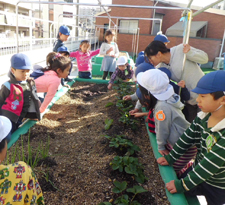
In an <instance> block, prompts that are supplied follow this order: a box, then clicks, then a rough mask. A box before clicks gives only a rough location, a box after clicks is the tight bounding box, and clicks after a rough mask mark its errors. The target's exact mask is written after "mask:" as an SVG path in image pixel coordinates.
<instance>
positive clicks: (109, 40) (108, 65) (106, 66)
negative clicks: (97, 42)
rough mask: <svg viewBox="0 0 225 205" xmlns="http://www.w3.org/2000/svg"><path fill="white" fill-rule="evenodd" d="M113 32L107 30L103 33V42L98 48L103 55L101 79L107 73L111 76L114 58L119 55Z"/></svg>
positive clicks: (114, 66) (113, 68)
mask: <svg viewBox="0 0 225 205" xmlns="http://www.w3.org/2000/svg"><path fill="white" fill-rule="evenodd" d="M114 38H115V32H114V31H112V30H110V29H109V30H107V31H106V33H105V42H103V43H102V45H101V48H100V55H104V58H103V60H102V67H101V71H103V76H102V79H103V80H105V79H106V78H107V76H108V73H109V75H110V77H111V75H112V74H113V72H114V71H115V69H116V58H117V57H118V56H119V49H118V46H117V44H116V43H115V42H114Z"/></svg>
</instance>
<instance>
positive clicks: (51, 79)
mask: <svg viewBox="0 0 225 205" xmlns="http://www.w3.org/2000/svg"><path fill="white" fill-rule="evenodd" d="M47 62H48V67H46V68H44V69H43V71H44V75H42V76H40V77H39V78H37V79H35V83H36V87H37V92H38V93H40V92H41V93H42V92H47V95H46V96H45V99H44V101H43V103H42V104H41V107H40V112H41V113H43V112H44V111H45V109H46V108H47V107H48V104H49V103H50V102H51V100H52V98H53V97H54V96H55V94H56V92H57V90H58V87H59V85H60V81H61V78H66V77H67V76H68V74H69V70H70V67H71V60H70V59H69V58H67V57H64V56H62V55H61V54H59V53H55V52H51V53H49V54H48V56H47Z"/></svg>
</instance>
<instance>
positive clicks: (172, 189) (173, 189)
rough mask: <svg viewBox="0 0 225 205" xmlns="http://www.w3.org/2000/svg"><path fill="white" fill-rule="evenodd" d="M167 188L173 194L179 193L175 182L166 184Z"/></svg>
mask: <svg viewBox="0 0 225 205" xmlns="http://www.w3.org/2000/svg"><path fill="white" fill-rule="evenodd" d="M166 188H167V190H168V191H169V192H170V193H171V194H174V193H177V189H176V186H175V183H174V180H172V181H170V182H168V183H167V184H166Z"/></svg>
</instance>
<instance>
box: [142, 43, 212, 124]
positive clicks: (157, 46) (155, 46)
mask: <svg viewBox="0 0 225 205" xmlns="http://www.w3.org/2000/svg"><path fill="white" fill-rule="evenodd" d="M184 53H186V57H187V58H186V62H185V66H184V70H182V67H183V58H184ZM145 55H146V56H147V57H148V59H149V61H150V62H151V63H152V64H153V65H154V66H157V67H167V68H168V69H169V70H170V72H171V74H172V75H171V80H173V81H175V82H180V81H181V80H184V81H185V83H186V87H187V89H188V90H189V91H191V90H192V89H194V88H195V87H196V85H197V82H198V81H199V79H200V78H201V77H202V76H203V75H204V73H203V72H202V70H201V68H200V67H199V65H198V64H204V63H207V62H208V55H207V54H206V53H205V52H204V51H201V50H199V49H196V48H193V47H191V46H190V45H188V44H185V45H183V44H180V45H178V46H174V47H172V48H171V49H168V48H167V47H166V46H165V44H164V43H162V42H161V41H152V42H151V43H150V44H149V45H148V46H147V47H146V49H145ZM162 63H164V65H162ZM196 98H197V95H196V94H195V93H192V92H191V97H190V100H188V101H187V102H186V103H185V108H184V111H183V113H184V114H185V117H186V119H187V120H188V121H189V122H192V121H193V119H194V118H195V117H196V115H197V112H198V111H199V109H198V106H197V102H196Z"/></svg>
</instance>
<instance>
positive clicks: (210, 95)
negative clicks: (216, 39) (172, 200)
mask: <svg viewBox="0 0 225 205" xmlns="http://www.w3.org/2000/svg"><path fill="white" fill-rule="evenodd" d="M224 79H225V71H222V70H219V71H214V72H211V73H208V74H206V75H205V76H203V77H202V78H201V79H200V80H199V82H198V83H197V86H196V88H195V89H193V90H192V92H195V93H197V94H198V97H197V99H196V101H197V103H198V106H199V108H200V109H201V110H202V112H199V113H198V115H197V117H196V118H195V119H194V121H193V122H192V124H191V126H190V127H189V128H188V129H187V130H186V131H185V133H184V134H183V135H182V136H181V137H180V139H179V140H178V141H177V143H176V144H175V145H174V147H173V150H172V151H171V152H170V154H169V155H167V156H165V157H161V158H159V159H158V160H157V162H158V163H159V164H160V165H168V164H170V165H172V164H173V163H174V161H175V160H177V159H178V158H179V157H180V156H181V155H183V154H184V153H185V152H186V150H187V149H188V148H189V147H190V146H192V145H193V144H195V145H196V146H197V148H198V152H197V156H196V159H195V162H194V164H193V166H192V167H190V168H189V170H187V172H186V173H184V176H182V179H181V180H177V179H176V180H172V181H170V182H169V183H167V184H166V188H167V190H168V191H169V192H170V193H172V194H173V193H176V192H178V193H181V192H186V193H185V194H186V195H189V196H190V195H191V196H193V195H194V196H196V195H204V196H205V198H206V201H207V203H208V204H209V205H222V204H225V166H224V165H225V160H224V159H225V140H224V139H225V137H224V136H225V81H224ZM188 171H189V172H188ZM186 174H187V176H185V175H186Z"/></svg>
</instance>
